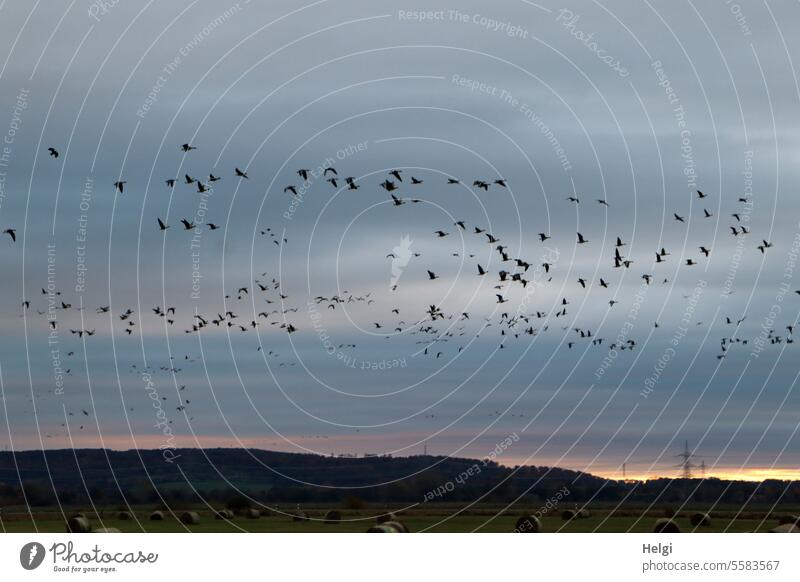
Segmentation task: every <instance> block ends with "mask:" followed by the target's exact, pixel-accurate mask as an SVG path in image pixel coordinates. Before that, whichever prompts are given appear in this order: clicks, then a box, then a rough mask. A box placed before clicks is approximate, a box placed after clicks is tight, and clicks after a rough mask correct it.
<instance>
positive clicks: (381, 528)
mask: <svg viewBox="0 0 800 582" xmlns="http://www.w3.org/2000/svg"><path fill="white" fill-rule="evenodd" d="M367 533H400V532H398V531H397V530H396V529H395V528H393V527H391V526H388V525H386V524H383V525H380V524H378V525H373V526H372V527H371V528H369V529H368V530H367Z"/></svg>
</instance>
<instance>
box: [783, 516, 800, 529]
mask: <svg viewBox="0 0 800 582" xmlns="http://www.w3.org/2000/svg"><path fill="white" fill-rule="evenodd" d="M787 523H790V524H793V525H796V526H799V527H800V515H782V516H780V517H779V518H778V525H786V524H787Z"/></svg>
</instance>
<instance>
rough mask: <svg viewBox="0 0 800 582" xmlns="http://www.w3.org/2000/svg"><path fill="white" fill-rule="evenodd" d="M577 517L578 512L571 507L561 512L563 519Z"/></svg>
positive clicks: (567, 519) (568, 519)
mask: <svg viewBox="0 0 800 582" xmlns="http://www.w3.org/2000/svg"><path fill="white" fill-rule="evenodd" d="M576 517H578V516H577V514H576V513H575V512H574V511H572V510H571V509H565V510H564V511H562V512H561V520H562V521H570V520H573V519H575V518H576Z"/></svg>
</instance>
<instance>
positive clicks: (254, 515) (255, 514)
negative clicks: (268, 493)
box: [244, 507, 261, 519]
mask: <svg viewBox="0 0 800 582" xmlns="http://www.w3.org/2000/svg"><path fill="white" fill-rule="evenodd" d="M244 516H245V517H246V518H247V519H258V518H259V517H261V512H260V511H259V510H257V509H253V508H252V507H251V508H250V509H248V510H247V511H245V512H244Z"/></svg>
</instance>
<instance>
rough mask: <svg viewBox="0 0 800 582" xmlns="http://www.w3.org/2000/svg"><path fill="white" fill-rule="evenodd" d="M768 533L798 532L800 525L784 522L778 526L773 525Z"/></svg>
mask: <svg viewBox="0 0 800 582" xmlns="http://www.w3.org/2000/svg"><path fill="white" fill-rule="evenodd" d="M769 533H800V527H798V526H796V525H795V524H793V523H784V524H783V525H779V526H778V527H773V528H772V529H771V530H769Z"/></svg>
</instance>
